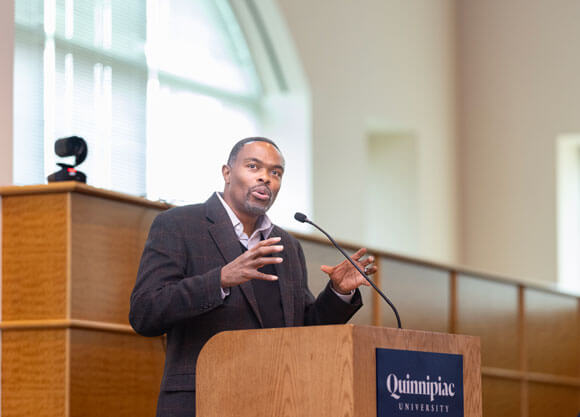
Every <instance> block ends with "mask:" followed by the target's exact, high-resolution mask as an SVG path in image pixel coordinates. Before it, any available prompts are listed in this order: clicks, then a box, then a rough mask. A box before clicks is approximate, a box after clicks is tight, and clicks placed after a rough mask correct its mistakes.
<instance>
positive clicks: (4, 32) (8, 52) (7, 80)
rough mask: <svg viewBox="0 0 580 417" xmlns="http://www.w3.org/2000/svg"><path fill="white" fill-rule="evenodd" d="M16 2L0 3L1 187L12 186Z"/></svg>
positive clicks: (9, 0) (7, 0)
mask: <svg viewBox="0 0 580 417" xmlns="http://www.w3.org/2000/svg"><path fill="white" fill-rule="evenodd" d="M13 66H14V0H3V1H0V186H2V185H8V184H12V115H13V112H12V84H13V83H12V71H13Z"/></svg>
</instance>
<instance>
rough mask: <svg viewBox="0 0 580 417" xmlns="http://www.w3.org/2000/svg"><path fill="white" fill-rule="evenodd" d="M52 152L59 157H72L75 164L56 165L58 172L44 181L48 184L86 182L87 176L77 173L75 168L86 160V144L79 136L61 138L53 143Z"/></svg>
mask: <svg viewBox="0 0 580 417" xmlns="http://www.w3.org/2000/svg"><path fill="white" fill-rule="evenodd" d="M54 152H55V153H56V154H57V155H58V156H61V157H65V156H74V157H75V164H74V165H69V164H63V163H60V162H59V163H57V165H58V166H59V167H60V170H59V171H56V172H54V173H52V174H50V175H49V176H48V177H47V178H46V179H47V180H48V182H58V181H78V182H84V183H86V182H87V176H86V175H85V174H84V173H83V172H81V171H77V169H76V167H77V166H79V165H80V164H82V162H83V161H84V160H85V159H86V158H87V153H88V148H87V142H85V140H84V139H83V138H81V137H80V136H69V137H68V138H61V139H58V140H57V141H56V142H54Z"/></svg>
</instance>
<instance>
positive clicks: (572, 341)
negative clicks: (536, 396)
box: [525, 289, 580, 376]
mask: <svg viewBox="0 0 580 417" xmlns="http://www.w3.org/2000/svg"><path fill="white" fill-rule="evenodd" d="M525 300H526V301H525V305H526V325H525V326H526V327H525V331H526V340H527V346H528V354H527V358H528V370H529V371H533V372H546V373H551V374H559V375H570V376H580V337H579V330H580V329H579V326H580V320H579V318H578V300H577V299H576V298H574V297H567V296H564V295H558V294H552V293H548V292H541V291H536V290H531V289H527V290H526V292H525Z"/></svg>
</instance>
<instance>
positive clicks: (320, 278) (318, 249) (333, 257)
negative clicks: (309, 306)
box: [300, 240, 373, 325]
mask: <svg viewBox="0 0 580 417" xmlns="http://www.w3.org/2000/svg"><path fill="white" fill-rule="evenodd" d="M300 244H301V245H302V249H304V256H305V258H306V268H307V269H308V286H309V287H310V291H312V293H313V294H314V296H315V297H316V296H317V295H318V294H319V293H320V291H322V290H323V289H324V287H325V286H326V284H327V283H328V275H326V274H325V273H324V272H322V271H321V270H320V266H321V265H336V264H338V263H340V262H342V261H343V260H344V257H343V256H342V255H341V253H340V252H339V251H338V250H336V249H335V248H334V247H330V246H327V245H322V244H319V243H314V242H307V241H305V240H301V241H300ZM347 253H352V252H349V251H347ZM361 295H362V298H363V306H362V308H361V309H360V310H359V311H358V312H357V313H356V314H355V315H354V317H353V318H352V319H350V321H349V323H353V324H369V325H370V324H372V321H373V319H372V311H373V308H372V303H373V301H372V293H371V289H369V288H367V287H364V288H362V287H361Z"/></svg>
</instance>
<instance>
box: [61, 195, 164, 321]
mask: <svg viewBox="0 0 580 417" xmlns="http://www.w3.org/2000/svg"><path fill="white" fill-rule="evenodd" d="M71 212H72V214H71V215H72V225H71V227H72V232H71V239H72V249H71V250H72V257H71V270H72V273H71V286H72V288H71V292H72V295H71V297H72V298H71V317H72V318H74V319H82V320H94V321H103V322H112V323H120V324H128V316H129V297H130V295H131V290H132V288H133V286H134V285H135V278H136V277H137V268H138V266H139V259H140V258H141V252H142V251H143V246H144V245H145V240H146V239H147V234H148V232H149V227H150V225H151V222H152V221H153V219H154V218H155V216H156V215H157V214H158V213H159V211H158V210H155V209H152V208H148V207H138V206H135V205H130V204H126V203H123V202H119V201H116V200H105V199H102V198H97V197H95V196H90V195H83V194H73V195H72V196H71Z"/></svg>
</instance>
